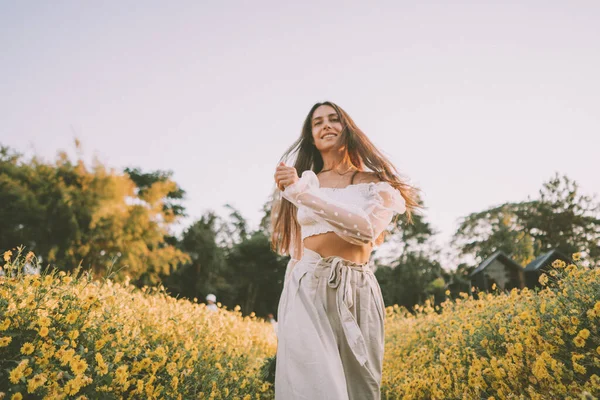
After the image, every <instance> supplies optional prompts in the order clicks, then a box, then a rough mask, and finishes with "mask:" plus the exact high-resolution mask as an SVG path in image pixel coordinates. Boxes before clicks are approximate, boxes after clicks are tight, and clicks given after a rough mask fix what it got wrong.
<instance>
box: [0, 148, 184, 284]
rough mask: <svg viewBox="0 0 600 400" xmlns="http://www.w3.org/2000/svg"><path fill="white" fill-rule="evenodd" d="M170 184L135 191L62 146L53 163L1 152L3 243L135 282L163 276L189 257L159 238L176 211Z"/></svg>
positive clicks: (67, 265) (66, 264)
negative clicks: (170, 207) (170, 206)
mask: <svg viewBox="0 0 600 400" xmlns="http://www.w3.org/2000/svg"><path fill="white" fill-rule="evenodd" d="M175 189H176V185H175V183H174V182H172V181H170V180H163V181H160V182H155V183H153V184H152V185H150V186H148V187H147V188H145V189H144V190H143V191H141V192H140V191H139V190H138V188H137V187H136V185H135V184H134V182H133V181H132V180H131V179H129V176H128V175H125V174H119V173H116V172H114V171H112V170H108V169H107V168H106V167H105V166H104V165H102V164H101V163H100V162H98V161H96V162H94V163H93V165H92V167H91V168H88V166H86V165H85V164H84V162H83V161H82V160H76V161H75V162H73V161H71V160H70V159H69V158H68V156H67V155H66V153H64V152H62V153H60V154H59V155H58V157H57V159H56V160H55V161H54V162H53V163H50V162H44V161H42V160H40V159H38V158H36V157H33V158H32V159H30V160H26V159H24V158H23V157H22V156H21V155H18V154H16V153H14V152H13V151H11V150H10V149H8V148H6V147H3V148H2V150H1V151H0V204H2V207H0V221H1V223H0V243H2V246H3V247H4V249H9V248H14V247H16V246H18V245H21V244H24V245H26V247H27V248H28V249H29V250H32V251H34V252H35V253H36V254H38V255H40V256H41V258H42V259H43V261H44V262H46V263H49V264H52V265H54V266H56V267H57V268H59V269H63V270H71V269H72V268H74V267H75V266H77V265H80V264H81V265H82V266H83V267H84V268H90V269H91V270H92V271H93V272H94V273H96V274H103V273H104V272H105V271H106V270H107V269H108V268H109V267H111V266H114V267H115V268H116V270H117V271H119V272H117V274H116V276H117V277H121V278H122V277H124V276H125V275H129V276H130V277H131V278H132V279H134V280H138V282H139V283H140V284H147V283H149V284H152V283H158V282H159V281H160V276H161V275H167V274H169V272H170V269H171V268H172V267H174V266H176V265H177V264H178V263H180V262H183V261H185V260H187V258H188V257H187V255H185V254H184V253H183V252H181V251H179V250H178V249H176V248H175V247H173V246H171V245H167V244H166V243H165V241H164V238H165V235H166V234H167V232H168V227H169V224H170V223H172V222H175V221H176V219H177V217H176V216H174V215H169V214H165V212H164V199H165V197H166V196H167V194H168V193H171V192H173V191H174V190H175Z"/></svg>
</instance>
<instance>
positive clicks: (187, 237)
mask: <svg viewBox="0 0 600 400" xmlns="http://www.w3.org/2000/svg"><path fill="white" fill-rule="evenodd" d="M221 225H222V221H221V219H220V218H219V217H218V216H217V215H216V214H215V213H214V212H212V211H209V212H207V213H205V214H204V215H203V216H202V217H201V218H200V219H199V220H197V221H196V222H194V223H193V224H192V225H191V226H190V227H189V228H188V229H186V230H185V232H184V233H183V236H182V239H181V241H180V242H179V249H180V250H181V251H183V252H185V253H186V254H188V256H189V261H188V262H185V263H182V264H180V265H179V266H178V268H177V270H176V271H175V272H174V273H173V274H172V275H171V276H170V277H168V278H167V287H168V288H169V290H170V291H171V292H172V293H173V294H175V295H178V296H183V297H187V298H190V299H192V298H194V297H200V298H202V299H203V298H204V297H205V296H206V295H207V294H208V293H216V294H219V297H221V296H220V294H221V293H223V292H227V291H230V288H231V285H230V284H229V283H228V282H227V280H226V271H227V262H226V252H225V250H224V249H223V248H222V247H220V246H219V244H218V243H217V235H218V232H219V230H220V229H221Z"/></svg>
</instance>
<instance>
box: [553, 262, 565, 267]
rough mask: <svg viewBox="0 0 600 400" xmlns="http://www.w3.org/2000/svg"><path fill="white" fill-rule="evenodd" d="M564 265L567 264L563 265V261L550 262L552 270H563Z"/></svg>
mask: <svg viewBox="0 0 600 400" xmlns="http://www.w3.org/2000/svg"><path fill="white" fill-rule="evenodd" d="M565 265H567V263H565V262H564V261H563V260H554V261H553V262H552V266H553V267H554V268H564V267H565Z"/></svg>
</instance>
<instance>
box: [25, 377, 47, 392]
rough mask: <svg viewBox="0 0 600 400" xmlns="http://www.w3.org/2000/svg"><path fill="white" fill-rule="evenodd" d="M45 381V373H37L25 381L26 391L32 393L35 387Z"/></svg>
mask: <svg viewBox="0 0 600 400" xmlns="http://www.w3.org/2000/svg"><path fill="white" fill-rule="evenodd" d="M44 383H46V375H45V374H37V375H36V376H34V377H33V378H31V379H30V380H29V382H27V392H28V393H33V392H35V390H36V389H37V388H39V387H40V386H42V385H43V384H44Z"/></svg>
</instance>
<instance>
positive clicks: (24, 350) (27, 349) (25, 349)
mask: <svg viewBox="0 0 600 400" xmlns="http://www.w3.org/2000/svg"><path fill="white" fill-rule="evenodd" d="M34 350H35V346H34V345H33V344H32V343H29V342H27V343H25V344H23V346H21V354H25V355H29V354H31V353H33V351H34ZM30 393H31V392H30Z"/></svg>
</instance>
